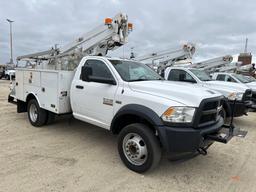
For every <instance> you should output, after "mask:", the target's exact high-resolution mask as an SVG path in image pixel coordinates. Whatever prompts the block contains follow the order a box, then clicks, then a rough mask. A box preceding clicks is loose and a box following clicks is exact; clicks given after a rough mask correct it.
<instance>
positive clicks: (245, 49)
mask: <svg viewBox="0 0 256 192" xmlns="http://www.w3.org/2000/svg"><path fill="white" fill-rule="evenodd" d="M247 46H248V38H246V40H245V47H244V53H247Z"/></svg>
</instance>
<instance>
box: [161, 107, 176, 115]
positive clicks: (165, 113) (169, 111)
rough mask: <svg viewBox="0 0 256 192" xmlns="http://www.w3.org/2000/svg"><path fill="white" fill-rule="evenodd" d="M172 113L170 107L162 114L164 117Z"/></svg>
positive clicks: (172, 110)
mask: <svg viewBox="0 0 256 192" xmlns="http://www.w3.org/2000/svg"><path fill="white" fill-rule="evenodd" d="M173 113H174V109H173V108H172V107H170V108H168V109H167V110H166V111H165V112H164V114H163V115H164V116H168V117H169V116H171V115H172V114H173Z"/></svg>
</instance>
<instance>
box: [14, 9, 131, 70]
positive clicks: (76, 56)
mask: <svg viewBox="0 0 256 192" xmlns="http://www.w3.org/2000/svg"><path fill="white" fill-rule="evenodd" d="M131 30H132V24H131V23H128V17H127V15H125V14H122V13H119V14H117V15H116V16H115V17H113V18H106V19H105V22H104V23H103V24H101V25H99V26H98V27H96V28H94V29H93V30H91V31H89V32H87V33H85V34H84V35H82V36H80V37H78V38H77V39H75V40H74V41H73V42H71V43H69V44H67V45H65V46H61V47H59V48H58V47H57V46H54V47H52V48H51V49H50V50H46V51H42V52H37V53H33V54H29V55H23V56H19V57H17V61H26V62H27V63H28V64H30V65H32V66H33V68H39V69H58V70H60V69H61V70H73V69H74V68H76V67H77V65H78V64H79V61H80V60H81V59H82V58H83V57H84V56H87V55H96V56H105V55H106V54H107V53H108V51H109V50H114V49H116V48H118V47H121V46H122V45H124V44H125V43H127V37H128V33H129V31H131Z"/></svg>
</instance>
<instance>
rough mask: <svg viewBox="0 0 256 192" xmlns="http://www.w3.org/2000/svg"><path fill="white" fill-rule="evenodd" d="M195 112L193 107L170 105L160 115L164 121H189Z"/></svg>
mask: <svg viewBox="0 0 256 192" xmlns="http://www.w3.org/2000/svg"><path fill="white" fill-rule="evenodd" d="M194 113H195V108H194V107H170V108H168V109H167V110H166V111H165V112H164V113H163V115H162V116H161V118H162V120H163V121H165V122H172V123H190V122H192V120H193V116H194Z"/></svg>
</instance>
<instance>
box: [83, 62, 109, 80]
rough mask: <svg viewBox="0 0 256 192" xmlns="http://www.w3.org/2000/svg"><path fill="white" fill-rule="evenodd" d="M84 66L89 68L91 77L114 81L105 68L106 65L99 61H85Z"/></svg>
mask: <svg viewBox="0 0 256 192" xmlns="http://www.w3.org/2000/svg"><path fill="white" fill-rule="evenodd" d="M84 66H89V67H91V70H92V76H94V77H100V78H106V79H114V78H113V76H112V74H111V72H110V70H109V69H108V67H107V66H106V64H105V63H104V62H102V61H99V60H87V61H86V62H85V64H84Z"/></svg>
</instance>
